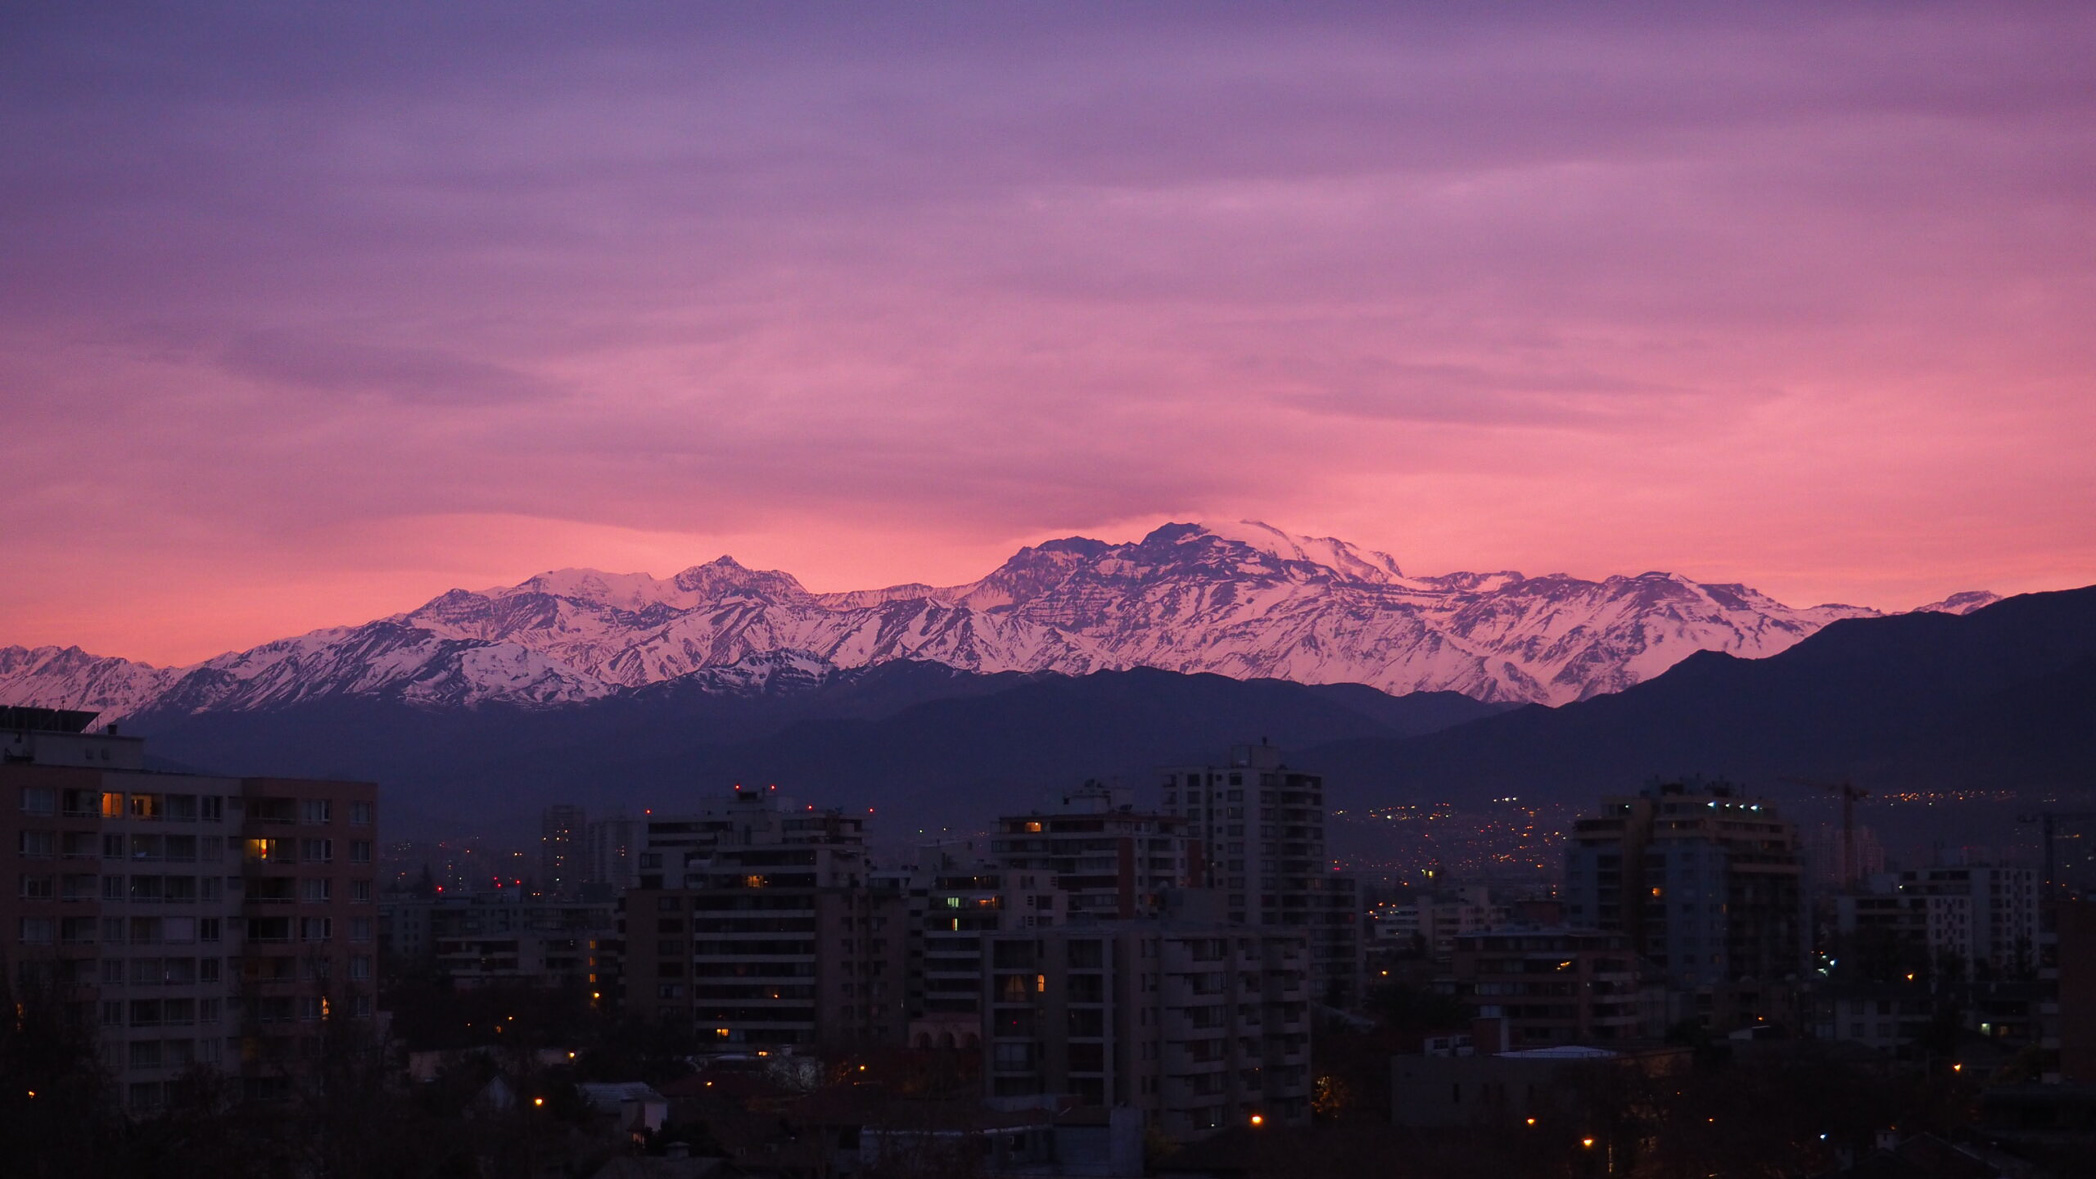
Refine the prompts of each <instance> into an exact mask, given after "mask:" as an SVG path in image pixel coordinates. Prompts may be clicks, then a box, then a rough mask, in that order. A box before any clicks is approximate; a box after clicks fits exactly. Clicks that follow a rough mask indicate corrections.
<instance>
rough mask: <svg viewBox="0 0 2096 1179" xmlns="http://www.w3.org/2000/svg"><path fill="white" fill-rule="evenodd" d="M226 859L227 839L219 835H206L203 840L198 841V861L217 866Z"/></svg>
mask: <svg viewBox="0 0 2096 1179" xmlns="http://www.w3.org/2000/svg"><path fill="white" fill-rule="evenodd" d="M225 858H226V841H225V837H223V836H219V835H206V836H204V837H203V838H202V839H200V840H198V841H197V859H199V860H202V861H203V862H204V863H207V864H215V863H217V862H218V861H220V860H223V859H225Z"/></svg>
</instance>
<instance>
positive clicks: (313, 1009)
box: [298, 995, 320, 1023]
mask: <svg viewBox="0 0 2096 1179" xmlns="http://www.w3.org/2000/svg"><path fill="white" fill-rule="evenodd" d="M298 1018H299V1019H300V1020H301V1021H303V1022H306V1023H311V1022H313V1021H314V1020H317V1019H319V1018H320V996H318V995H300V996H299V997H298Z"/></svg>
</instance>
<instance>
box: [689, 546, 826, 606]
mask: <svg viewBox="0 0 2096 1179" xmlns="http://www.w3.org/2000/svg"><path fill="white" fill-rule="evenodd" d="M676 583H677V588H678V589H679V590H681V591H683V592H684V593H687V594H691V595H693V596H695V597H697V598H698V599H700V600H701V601H714V600H719V599H723V598H737V597H743V598H763V599H767V600H770V601H791V600H799V599H805V598H806V597H808V591H807V590H806V589H805V588H803V587H802V585H801V583H800V580H799V579H798V578H796V577H794V576H793V574H791V573H781V572H779V571H778V570H775V569H745V568H743V567H742V566H741V565H739V564H737V563H736V561H735V558H733V557H718V558H716V559H714V560H711V561H708V562H706V563H705V564H704V565H694V566H692V567H691V568H689V569H686V570H685V571H684V572H682V573H679V574H678V575H677V578H676Z"/></svg>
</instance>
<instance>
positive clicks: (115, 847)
mask: <svg viewBox="0 0 2096 1179" xmlns="http://www.w3.org/2000/svg"><path fill="white" fill-rule="evenodd" d="M102 858H103V859H105V860H121V859H123V858H124V837H123V836H121V835H104V836H103V837H102Z"/></svg>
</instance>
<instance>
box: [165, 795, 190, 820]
mask: <svg viewBox="0 0 2096 1179" xmlns="http://www.w3.org/2000/svg"><path fill="white" fill-rule="evenodd" d="M167 817H168V818H169V819H170V820H172V821H174V822H177V823H194V822H196V817H197V796H196V795H194V794H170V795H168V796H167Z"/></svg>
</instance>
